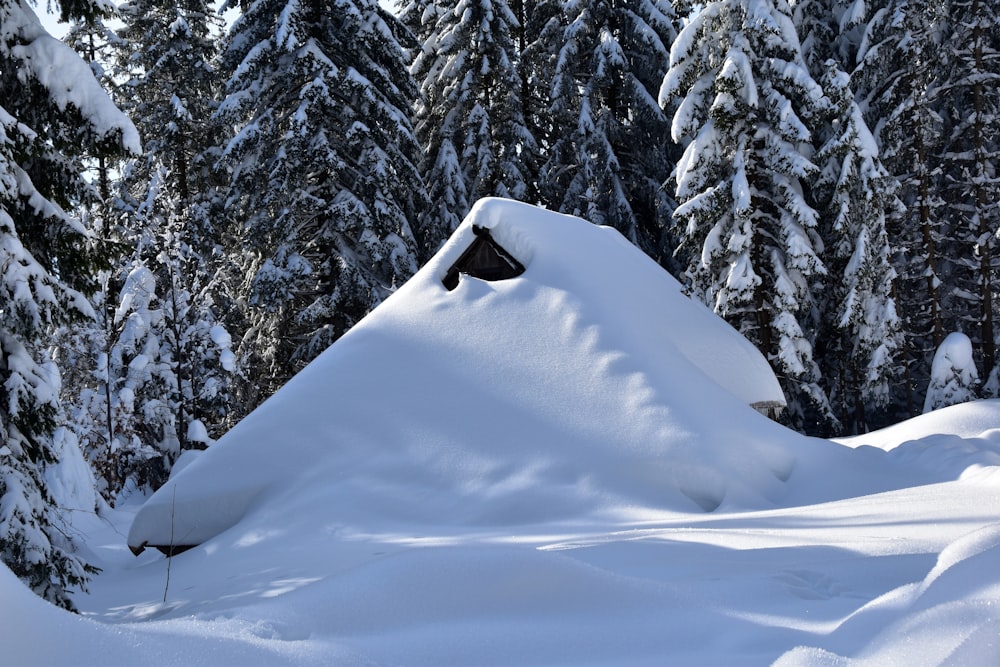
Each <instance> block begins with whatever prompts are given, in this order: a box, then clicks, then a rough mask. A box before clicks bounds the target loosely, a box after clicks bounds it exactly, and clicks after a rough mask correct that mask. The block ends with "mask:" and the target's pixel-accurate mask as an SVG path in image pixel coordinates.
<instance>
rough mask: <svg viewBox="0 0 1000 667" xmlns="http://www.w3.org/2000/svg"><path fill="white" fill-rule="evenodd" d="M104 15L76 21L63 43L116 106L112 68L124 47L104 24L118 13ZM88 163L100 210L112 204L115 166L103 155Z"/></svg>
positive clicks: (80, 18)
mask: <svg viewBox="0 0 1000 667" xmlns="http://www.w3.org/2000/svg"><path fill="white" fill-rule="evenodd" d="M107 13H108V15H107V16H105V15H103V14H101V13H94V14H91V15H88V16H85V17H79V18H77V19H75V20H74V21H73V22H72V23H71V24H70V27H69V31H68V32H67V33H66V35H65V37H63V40H62V41H63V42H65V43H66V44H67V45H69V46H70V47H72V48H73V50H74V51H76V52H77V53H79V54H80V57H81V58H83V59H84V61H86V62H87V64H88V65H90V69H91V71H92V72H93V73H94V78H95V79H97V80H98V81H99V82H100V84H101V86H102V87H103V88H104V90H106V91H109V94H110V95H111V99H112V100H114V101H115V102H116V103H118V102H119V100H118V99H117V95H116V94H115V92H116V90H117V87H118V84H117V81H116V79H115V77H114V72H113V67H112V66H111V64H112V62H113V61H114V58H115V51H116V50H120V49H122V48H125V46H124V44H123V43H122V40H121V38H120V37H118V35H117V33H115V31H114V30H113V29H112V28H111V27H109V26H108V25H107V23H106V21H107V20H108V19H111V18H115V17H117V16H118V12H117V10H114V11H112V8H108V9H107ZM91 160H92V161H94V162H95V163H96V164H93V165H90V169H91V170H92V171H94V172H95V174H96V178H95V179H93V180H94V181H95V182H96V185H97V192H98V194H99V195H100V202H99V207H101V206H104V205H106V203H107V202H109V201H110V200H111V181H112V176H111V171H112V169H113V167H114V166H115V165H112V164H109V162H108V159H107V158H106V157H105V156H104V155H96V156H94V157H93V158H91Z"/></svg>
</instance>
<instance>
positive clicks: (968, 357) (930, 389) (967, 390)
mask: <svg viewBox="0 0 1000 667" xmlns="http://www.w3.org/2000/svg"><path fill="white" fill-rule="evenodd" d="M978 386H979V373H978V372H976V363H975V361H973V359H972V341H971V340H970V339H969V337H968V336H966V335H965V334H964V333H961V332H958V331H956V332H953V333H950V334H948V336H947V337H945V339H944V341H943V342H942V343H941V345H939V346H938V349H937V351H936V352H935V353H934V359H933V361H932V362H931V374H930V382H929V384H928V386H927V395H926V396H925V398H924V412H925V413H926V412H931V411H932V410H937V409H939V408H946V407H948V406H949V405H956V404H958V403H965V402H966V401H971V400H973V399H975V398H976V394H977V392H978Z"/></svg>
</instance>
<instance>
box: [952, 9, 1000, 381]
mask: <svg viewBox="0 0 1000 667" xmlns="http://www.w3.org/2000/svg"><path fill="white" fill-rule="evenodd" d="M949 18H950V21H949V26H950V28H951V30H950V35H948V37H946V38H945V40H944V43H946V44H948V45H951V48H948V49H947V50H946V53H947V54H948V56H949V65H948V67H947V68H946V69H945V70H944V71H945V74H946V75H947V79H946V82H945V83H943V84H942V86H941V92H940V93H939V97H940V98H941V104H940V105H939V109H940V112H941V114H942V116H943V117H944V125H945V127H946V128H947V129H946V131H945V133H946V142H945V146H944V153H943V155H942V161H941V169H942V171H943V174H944V179H943V183H942V188H943V198H944V199H945V201H947V203H948V206H947V207H946V208H945V211H944V212H945V214H946V215H947V219H948V230H949V233H948V238H947V242H948V253H949V255H950V257H951V260H952V261H951V264H952V266H953V272H954V273H953V275H951V276H950V280H949V282H950V283H951V285H950V287H951V288H952V290H953V293H954V294H955V300H954V304H953V309H954V311H955V312H954V317H955V318H956V319H957V320H958V324H957V325H952V326H960V327H962V330H965V331H967V332H968V333H969V335H970V338H972V340H973V343H974V345H975V348H976V351H977V355H976V356H977V358H978V359H980V360H981V362H982V369H983V374H984V376H986V377H987V378H988V384H987V391H988V392H989V393H990V394H991V395H996V393H997V388H998V385H1000V382H998V379H997V350H996V342H997V340H996V339H997V331H996V327H995V325H994V316H995V310H996V304H995V303H994V293H995V292H996V291H997V290H998V289H1000V275H998V272H997V269H998V264H1000V258H998V257H997V256H996V250H995V246H996V235H997V233H998V232H1000V138H998V137H997V133H996V131H995V129H994V128H996V126H997V123H998V122H1000V9H998V7H997V4H996V3H995V2H986V1H984V0H953V1H952V2H951V3H950V11H949Z"/></svg>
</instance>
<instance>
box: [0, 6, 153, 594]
mask: <svg viewBox="0 0 1000 667" xmlns="http://www.w3.org/2000/svg"><path fill="white" fill-rule="evenodd" d="M61 9H62V13H63V17H64V18H68V17H70V16H77V17H85V16H87V15H93V14H94V13H97V12H99V11H100V9H101V7H100V6H97V5H94V4H90V3H88V2H76V3H72V4H70V3H63V4H62V5H61ZM124 149H129V150H132V151H133V152H138V151H139V140H138V136H137V133H136V131H135V128H134V127H133V126H132V124H131V123H130V122H129V121H128V119H127V118H126V117H125V116H124V115H122V114H121V112H120V111H118V109H117V108H116V107H115V106H114V105H113V104H112V103H111V101H110V99H109V98H108V97H107V95H106V94H105V93H104V92H103V91H102V90H101V88H100V86H99V84H98V83H97V81H96V80H95V79H94V76H93V74H92V72H91V70H90V68H89V67H88V66H87V64H86V63H84V62H83V61H82V60H81V59H80V58H79V56H78V55H77V54H76V53H75V52H74V51H73V50H72V49H71V48H70V47H68V46H66V45H65V44H63V43H62V42H59V41H58V40H56V39H54V38H53V37H51V36H50V35H48V34H47V33H46V31H45V29H44V28H43V27H42V26H41V24H40V23H39V22H38V19H37V17H36V16H35V14H34V12H33V11H32V10H31V9H30V8H29V7H28V6H27V5H26V4H24V3H23V2H21V1H20V0H0V255H2V257H0V265H2V266H3V267H4V270H3V272H2V276H0V303H2V304H3V305H2V307H0V558H2V559H3V561H4V563H5V564H6V565H7V566H8V567H9V568H10V569H11V570H12V571H13V572H14V573H15V574H17V575H18V576H19V577H20V578H21V579H22V580H23V581H24V582H25V583H27V584H28V585H29V586H30V587H31V588H32V589H33V590H35V591H36V592H37V593H38V594H39V595H41V596H43V597H45V598H46V599H48V600H51V601H53V602H55V603H57V604H59V605H62V606H65V607H71V606H72V604H71V601H70V598H69V592H70V589H72V588H74V587H79V586H82V585H83V583H84V582H85V580H86V576H87V575H86V568H85V565H84V564H83V562H82V561H81V560H80V558H79V557H78V556H76V555H74V554H73V553H72V548H71V545H70V544H69V542H68V538H67V536H66V535H65V534H64V533H63V532H62V531H61V530H60V528H59V523H60V519H59V516H58V513H57V509H56V508H55V507H54V506H53V500H52V496H51V495H50V493H49V492H48V490H47V489H46V486H45V481H44V480H45V471H46V468H47V467H48V466H51V465H53V464H55V463H56V451H57V450H56V446H55V444H54V442H53V430H54V427H55V425H56V424H55V421H56V418H57V416H58V415H59V412H60V409H61V406H60V404H59V386H60V374H59V369H58V368H57V367H56V365H55V364H54V363H53V362H52V360H51V358H50V357H49V355H48V353H47V350H48V346H49V342H50V340H51V338H50V334H51V333H52V331H53V329H54V328H55V327H57V326H58V325H60V324H63V323H66V322H69V321H71V320H72V319H74V318H77V319H79V318H87V317H90V316H92V314H93V313H92V310H91V308H90V305H89V304H88V302H87V299H86V296H85V294H86V293H87V292H90V291H92V290H93V288H94V287H95V285H94V276H95V275H96V270H97V268H98V264H99V262H98V260H99V255H98V254H97V253H96V252H94V250H93V243H92V241H93V238H92V236H91V235H90V232H89V231H88V230H87V229H86V228H85V227H84V225H83V224H82V223H81V222H80V220H79V219H77V218H74V217H73V216H72V215H71V214H70V213H68V212H67V211H71V210H73V208H74V207H76V206H77V205H80V204H82V203H84V202H86V201H88V200H90V199H92V198H94V197H95V196H96V192H95V190H94V188H92V187H91V186H89V185H88V184H87V182H86V181H85V180H84V179H83V177H82V175H81V174H82V172H83V165H82V161H81V156H82V155H83V154H84V153H87V154H89V155H91V156H94V155H100V154H111V153H114V152H118V153H121V152H123V150H124Z"/></svg>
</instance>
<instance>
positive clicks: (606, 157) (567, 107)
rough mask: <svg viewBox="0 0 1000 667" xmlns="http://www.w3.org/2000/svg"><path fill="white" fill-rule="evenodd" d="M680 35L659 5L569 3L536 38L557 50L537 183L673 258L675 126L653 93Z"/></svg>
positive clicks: (566, 206)
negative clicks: (667, 186) (669, 184)
mask: <svg viewBox="0 0 1000 667" xmlns="http://www.w3.org/2000/svg"><path fill="white" fill-rule="evenodd" d="M675 36H676V30H675V19H674V15H673V8H672V7H671V5H670V3H668V2H666V1H663V0H586V1H581V2H574V3H563V8H562V11H561V13H560V15H559V17H558V20H557V21H550V22H549V23H548V24H547V25H546V26H545V28H544V33H543V34H542V35H540V41H541V42H543V43H552V44H556V45H558V51H557V52H556V53H555V54H554V68H553V71H552V76H551V87H550V89H549V90H550V95H549V100H550V106H549V117H550V119H551V131H552V132H553V134H552V136H549V137H547V138H546V139H547V140H546V142H545V144H546V152H547V155H548V160H547V161H546V162H545V164H544V166H543V168H542V173H541V177H540V181H541V183H540V189H541V191H542V197H543V200H544V201H546V202H547V204H548V205H549V206H550V207H552V208H554V209H556V210H559V211H562V212H565V213H571V214H573V215H578V216H581V217H583V218H586V219H587V220H590V221H591V222H593V223H595V224H601V225H609V226H612V227H614V228H616V229H618V231H620V232H621V233H622V234H624V235H625V237H626V238H628V239H629V240H630V241H632V242H633V243H634V244H636V245H638V246H639V247H640V248H642V249H643V250H644V251H646V253H647V254H649V255H651V256H653V257H655V258H662V257H663V256H664V255H667V256H669V254H670V252H671V250H672V248H670V247H669V246H670V245H672V244H671V243H668V242H667V240H666V237H665V234H664V231H665V228H666V227H667V226H668V222H669V219H670V209H671V208H672V200H671V199H670V198H669V196H667V193H666V191H665V190H664V189H663V187H662V186H663V183H664V181H665V180H666V179H667V177H668V176H669V174H670V168H671V166H672V165H671V154H670V149H671V148H672V147H671V144H670V142H669V139H668V133H669V130H670V122H669V118H668V117H667V115H666V113H665V112H664V111H663V110H662V109H661V108H660V105H659V104H658V102H657V98H656V94H657V91H658V90H659V86H660V83H661V82H662V81H663V76H664V74H666V71H667V65H668V62H669V49H670V44H671V42H672V41H673V39H674V37H675Z"/></svg>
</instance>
